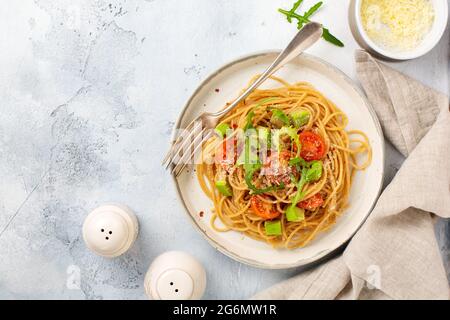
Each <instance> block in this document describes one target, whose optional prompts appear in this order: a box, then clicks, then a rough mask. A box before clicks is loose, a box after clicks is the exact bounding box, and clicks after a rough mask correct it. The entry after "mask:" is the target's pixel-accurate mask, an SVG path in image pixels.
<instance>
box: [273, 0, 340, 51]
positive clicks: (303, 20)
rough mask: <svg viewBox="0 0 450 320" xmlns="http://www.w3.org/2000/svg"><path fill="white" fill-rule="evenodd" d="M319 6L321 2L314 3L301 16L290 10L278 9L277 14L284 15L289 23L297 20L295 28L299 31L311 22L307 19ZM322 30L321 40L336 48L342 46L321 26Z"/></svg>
mask: <svg viewBox="0 0 450 320" xmlns="http://www.w3.org/2000/svg"><path fill="white" fill-rule="evenodd" d="M321 6H322V1H321V2H318V3H316V4H315V5H314V6H312V7H311V8H310V9H309V10H308V11H306V12H305V13H304V14H303V15H300V14H297V13H295V10H294V11H292V9H291V10H290V11H287V10H284V9H281V8H279V9H278V12H280V13H282V14H284V15H285V16H286V18H287V19H288V21H289V22H290V21H292V18H294V19H297V21H298V23H297V28H298V29H301V28H302V27H303V25H304V24H306V23H308V22H311V21H310V20H309V17H310V16H311V15H312V14H314V13H315V12H316V11H317V10H318V9H319V8H320V7H321ZM322 29H323V33H322V38H323V39H324V40H325V41H328V42H330V43H332V44H334V45H336V46H338V47H343V46H344V43H343V42H342V41H341V40H339V39H338V38H336V37H335V36H334V35H333V34H331V32H330V30H328V29H327V28H325V27H323V26H322Z"/></svg>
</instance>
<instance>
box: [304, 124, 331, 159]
mask: <svg viewBox="0 0 450 320" xmlns="http://www.w3.org/2000/svg"><path fill="white" fill-rule="evenodd" d="M299 136H300V143H301V144H302V150H301V151H300V156H301V157H302V158H303V159H305V160H306V161H312V160H320V159H322V158H323V156H324V155H325V142H324V141H323V139H322V137H321V136H319V135H318V134H316V133H314V132H312V131H303V132H302V133H300V135H299Z"/></svg>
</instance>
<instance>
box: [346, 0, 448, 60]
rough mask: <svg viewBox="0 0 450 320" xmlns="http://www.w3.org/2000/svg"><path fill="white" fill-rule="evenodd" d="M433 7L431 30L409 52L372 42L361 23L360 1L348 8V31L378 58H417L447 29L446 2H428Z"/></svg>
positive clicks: (432, 0) (355, 0) (445, 0)
mask: <svg viewBox="0 0 450 320" xmlns="http://www.w3.org/2000/svg"><path fill="white" fill-rule="evenodd" d="M430 1H431V3H432V4H433V7H434V14H435V17H434V22H433V26H432V27H431V30H430V31H429V32H428V34H427V35H426V36H425V38H424V39H423V41H422V42H421V43H420V45H419V46H418V47H416V48H414V49H412V50H409V51H401V52H395V51H389V50H387V49H386V48H383V47H381V46H380V45H378V44H377V43H375V42H374V41H372V40H371V39H370V38H369V36H368V35H367V34H366V32H365V30H364V27H363V26H362V22H361V14H360V10H361V2H362V0H351V2H350V7H349V23H350V29H351V31H352V33H353V36H354V37H355V39H356V41H357V42H358V43H359V45H360V46H361V47H363V48H364V49H366V50H368V51H370V52H371V53H374V54H376V55H378V56H381V57H384V58H388V59H392V60H409V59H414V58H418V57H420V56H422V55H424V54H426V53H427V52H429V51H430V50H431V49H433V48H434V46H436V44H437V43H438V42H439V40H440V39H441V37H442V35H443V34H444V32H445V29H446V27H447V20H448V3H447V1H448V0H430Z"/></svg>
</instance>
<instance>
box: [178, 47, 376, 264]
mask: <svg viewBox="0 0 450 320" xmlns="http://www.w3.org/2000/svg"><path fill="white" fill-rule="evenodd" d="M276 54H277V53H276V52H265V53H260V54H254V55H250V56H246V57H243V58H241V59H238V60H236V61H233V62H231V63H229V64H227V65H225V66H224V67H222V68H220V69H219V70H218V71H216V72H215V73H213V74H212V75H211V76H210V77H208V78H207V79H206V80H205V81H204V82H203V83H202V84H201V85H200V86H199V88H198V89H197V90H196V91H195V92H194V94H193V95H192V96H191V98H190V99H189V101H188V103H187V104H186V106H185V108H184V110H183V112H182V114H181V116H180V118H179V119H178V122H177V124H176V128H183V127H185V126H186V125H187V124H188V123H189V122H190V121H191V120H192V119H194V118H195V117H196V116H197V115H198V114H200V113H202V112H204V111H210V112H215V111H218V110H220V109H221V108H223V107H224V106H226V105H227V103H229V102H230V101H232V100H233V99H234V98H235V97H237V95H238V94H239V93H240V92H242V91H243V90H245V89H246V88H247V87H248V86H249V85H250V84H251V83H252V81H254V80H255V79H256V77H257V76H258V74H259V73H260V72H261V71H262V70H264V69H265V67H266V66H267V65H268V64H270V62H271V61H272V60H273V59H274V58H275V56H276ZM193 160H194V161H193V163H192V165H191V166H190V168H189V170H185V172H183V173H182V174H181V175H180V176H179V177H178V178H175V184H176V186H177V191H178V194H179V196H180V199H181V201H182V203H183V204H184V206H185V208H186V209H187V211H188V213H189V217H190V218H191V220H192V222H193V223H194V225H195V226H196V227H197V228H198V229H199V230H200V231H201V233H202V234H203V235H204V236H205V237H206V239H207V240H208V241H209V242H210V243H211V244H212V245H213V246H214V247H215V248H217V249H218V250H220V251H221V252H223V253H225V254H227V255H228V256H230V257H232V258H234V259H236V260H238V261H240V262H243V263H247V264H250V265H252V266H256V267H262V268H272V269H277V268H278V269H279V268H290V267H296V266H301V265H306V264H309V263H312V262H314V261H316V260H318V259H320V258H322V257H324V256H325V255H327V254H329V253H331V252H332V251H334V250H335V249H337V248H338V247H340V246H341V245H343V244H344V243H346V242H347V241H348V240H349V239H350V238H351V237H352V236H353V234H354V233H355V232H356V231H357V229H358V228H359V227H360V226H361V224H362V223H363V222H364V220H365V219H366V218H367V216H368V215H369V213H370V211H371V209H372V207H373V205H374V204H375V202H376V200H377V197H378V195H379V192H380V190H381V186H382V180H383V171H384V142H383V136H382V131H381V128H380V125H379V122H378V120H377V118H376V115H375V112H374V111H373V109H372V107H371V106H370V104H369V103H368V101H367V99H366V98H365V96H364V95H363V94H362V93H361V92H360V90H359V89H358V87H357V86H356V85H354V83H353V82H352V80H351V79H349V78H348V77H347V76H346V75H345V74H344V73H342V72H341V71H339V70H338V69H336V68H335V67H333V66H332V65H331V64H329V63H327V62H325V61H322V60H321V59H319V58H317V57H314V56H311V55H307V54H302V55H301V56H299V57H298V58H297V59H295V60H294V61H293V62H291V63H290V64H288V65H286V66H285V67H283V68H282V69H280V70H279V71H278V72H277V73H276V76H273V77H271V78H270V79H268V80H266V82H265V83H264V84H263V85H262V86H261V87H259V88H258V89H257V90H255V91H253V92H252V93H251V94H250V95H249V96H248V97H247V98H246V99H245V100H244V101H242V102H241V103H240V104H239V105H238V106H237V107H236V108H234V109H233V110H232V111H231V112H229V113H228V114H226V115H225V116H224V117H223V118H221V121H220V123H219V124H218V125H217V127H216V128H215V129H214V134H213V135H212V137H211V138H209V139H208V140H207V141H206V142H205V143H204V144H203V145H202V147H201V152H199V154H197V155H195V156H194V157H193Z"/></svg>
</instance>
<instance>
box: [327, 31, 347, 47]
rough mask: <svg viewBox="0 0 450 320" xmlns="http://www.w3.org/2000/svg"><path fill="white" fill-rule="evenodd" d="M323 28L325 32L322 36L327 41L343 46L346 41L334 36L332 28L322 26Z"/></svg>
mask: <svg viewBox="0 0 450 320" xmlns="http://www.w3.org/2000/svg"><path fill="white" fill-rule="evenodd" d="M322 29H323V33H322V38H324V39H325V40H326V41H328V42H330V43H332V44H334V45H336V46H338V47H343V46H344V43H343V42H342V41H341V40H339V39H338V38H336V37H335V36H333V35H332V34H331V33H330V30H328V29H327V28H324V27H322Z"/></svg>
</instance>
